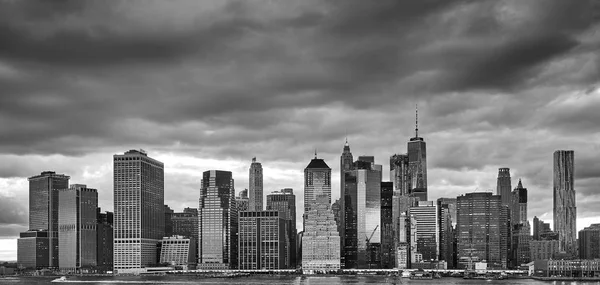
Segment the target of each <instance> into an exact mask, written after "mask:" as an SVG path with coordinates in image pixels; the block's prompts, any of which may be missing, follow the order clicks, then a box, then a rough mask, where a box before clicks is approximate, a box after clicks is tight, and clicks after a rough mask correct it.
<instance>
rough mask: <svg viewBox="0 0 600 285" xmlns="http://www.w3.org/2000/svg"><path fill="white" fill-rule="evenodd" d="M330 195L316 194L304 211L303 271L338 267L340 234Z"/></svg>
mask: <svg viewBox="0 0 600 285" xmlns="http://www.w3.org/2000/svg"><path fill="white" fill-rule="evenodd" d="M330 201H331V196H328V195H327V194H320V195H317V197H316V199H315V202H314V205H313V206H312V207H310V208H309V210H308V212H307V213H306V218H305V225H304V232H303V234H302V269H303V270H305V271H312V270H324V271H330V270H331V271H333V270H338V269H340V236H339V234H338V231H337V225H336V223H335V218H334V217H333V211H331V205H330V203H331V202H330Z"/></svg>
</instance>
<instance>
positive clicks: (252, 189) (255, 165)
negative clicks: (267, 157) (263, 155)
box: [248, 157, 263, 211]
mask: <svg viewBox="0 0 600 285" xmlns="http://www.w3.org/2000/svg"><path fill="white" fill-rule="evenodd" d="M248 172H249V173H250V180H249V183H250V185H249V187H248V194H249V195H250V197H249V198H248V209H249V210H250V211H262V210H263V168H262V164H261V163H260V162H257V161H256V157H254V158H252V164H250V169H249V170H248Z"/></svg>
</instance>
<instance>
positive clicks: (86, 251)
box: [58, 184, 98, 272]
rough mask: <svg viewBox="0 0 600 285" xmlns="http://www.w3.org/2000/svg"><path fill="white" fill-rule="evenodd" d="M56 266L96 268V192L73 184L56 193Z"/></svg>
mask: <svg viewBox="0 0 600 285" xmlns="http://www.w3.org/2000/svg"><path fill="white" fill-rule="evenodd" d="M58 200H59V202H58V204H59V205H60V208H59V210H58V229H59V232H58V244H59V248H60V252H59V255H58V264H59V266H60V269H61V270H63V271H72V272H73V271H76V270H79V269H83V268H88V269H90V268H93V267H96V262H97V257H96V242H97V241H96V239H97V237H96V224H97V218H96V215H97V212H96V211H97V209H98V192H97V191H96V189H92V188H87V186H86V185H82V184H73V185H71V187H70V188H69V189H64V190H60V191H59V193H58Z"/></svg>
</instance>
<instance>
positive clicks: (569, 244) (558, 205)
mask: <svg viewBox="0 0 600 285" xmlns="http://www.w3.org/2000/svg"><path fill="white" fill-rule="evenodd" d="M574 178H575V153H574V151H572V150H557V151H555V152H554V199H553V200H554V231H555V232H557V233H558V242H559V246H560V250H561V251H565V252H567V253H569V254H571V255H572V256H575V255H576V252H577V244H576V241H577V231H576V228H577V227H576V226H577V207H576V205H575V188H573V183H574Z"/></svg>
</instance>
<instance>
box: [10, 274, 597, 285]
mask: <svg viewBox="0 0 600 285" xmlns="http://www.w3.org/2000/svg"><path fill="white" fill-rule="evenodd" d="M54 279H56V277H6V278H0V284H12V285H16V284H31V285H38V284H106V285H108V284H133V285H135V284H232V285H236V284H237V285H251V284H261V285H262V284H267V285H279V284H286V285H287V284H297V285H299V284H307V285H308V284H311V285H318V284H323V285H325V284H327V285H330V284H331V285H336V284H422V285H425V284H444V285H453V284H471V285H475V284H490V285H491V284H516V285H519V284H524V285H525V284H527V285H535V284H546V285H549V284H552V285H591V284H594V285H600V282H570V281H568V282H563V281H558V282H543V281H536V280H532V279H509V280H493V281H483V280H465V279H461V278H450V277H448V278H442V279H437V280H409V279H406V278H400V277H394V276H251V277H238V278H200V277H195V276H144V277H140V276H119V277H69V278H68V280H67V282H64V283H63V282H60V283H58V282H55V283H52V282H51V281H52V280H54Z"/></svg>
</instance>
